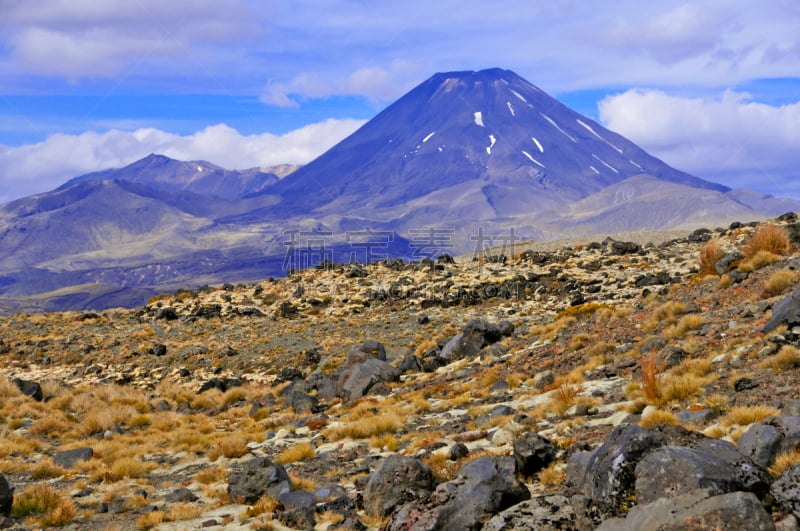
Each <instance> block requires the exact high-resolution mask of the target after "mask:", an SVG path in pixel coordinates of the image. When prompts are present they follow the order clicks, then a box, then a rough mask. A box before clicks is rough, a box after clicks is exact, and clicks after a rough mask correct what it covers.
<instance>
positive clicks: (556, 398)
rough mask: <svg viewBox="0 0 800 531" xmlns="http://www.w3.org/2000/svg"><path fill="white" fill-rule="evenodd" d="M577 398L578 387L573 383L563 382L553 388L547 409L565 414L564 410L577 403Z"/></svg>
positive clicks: (558, 413) (557, 413)
mask: <svg viewBox="0 0 800 531" xmlns="http://www.w3.org/2000/svg"><path fill="white" fill-rule="evenodd" d="M577 398H578V388H577V387H576V386H574V385H572V384H569V383H563V384H561V385H559V386H558V387H556V388H555V389H553V391H552V393H551V395H550V402H548V404H547V409H548V411H551V412H553V413H555V414H556V415H563V414H564V412H566V411H567V410H568V409H569V408H571V407H572V406H573V405H575V402H576V400H577Z"/></svg>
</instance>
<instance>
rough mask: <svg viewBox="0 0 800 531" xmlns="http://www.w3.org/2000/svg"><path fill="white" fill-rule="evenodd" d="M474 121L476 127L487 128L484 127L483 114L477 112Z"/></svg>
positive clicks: (474, 114)
mask: <svg viewBox="0 0 800 531" xmlns="http://www.w3.org/2000/svg"><path fill="white" fill-rule="evenodd" d="M472 117H473V120H474V121H475V125H479V126H481V127H486V126H485V125H483V113H482V112H481V111H475V112H474V113H472Z"/></svg>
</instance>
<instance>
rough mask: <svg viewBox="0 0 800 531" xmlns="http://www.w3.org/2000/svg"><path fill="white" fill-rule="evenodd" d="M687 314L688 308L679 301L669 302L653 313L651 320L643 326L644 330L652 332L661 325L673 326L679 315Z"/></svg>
mask: <svg viewBox="0 0 800 531" xmlns="http://www.w3.org/2000/svg"><path fill="white" fill-rule="evenodd" d="M684 313H686V306H685V305H684V304H683V303H681V302H678V301H667V302H665V303H664V304H662V305H661V306H659V307H658V308H656V310H655V311H654V312H653V315H652V316H651V318H650V319H649V320H648V321H647V322H645V323H643V324H642V330H644V331H645V332H651V331H653V330H655V329H656V328H658V327H659V326H660V325H664V326H667V325H672V324H675V322H676V321H677V319H678V316H679V315H683V314H684Z"/></svg>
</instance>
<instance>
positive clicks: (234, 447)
mask: <svg viewBox="0 0 800 531" xmlns="http://www.w3.org/2000/svg"><path fill="white" fill-rule="evenodd" d="M248 442H249V441H248V440H247V439H245V438H244V437H242V436H241V435H228V436H226V437H223V438H222V439H219V440H218V441H216V442H215V443H214V446H213V447H212V448H211V449H210V450H209V451H208V458H209V459H211V460H212V461H216V460H217V459H219V457H220V456H224V457H227V458H228V459H235V458H237V457H242V456H243V455H245V454H246V453H248V452H249V451H250V448H248V446H247V444H248Z"/></svg>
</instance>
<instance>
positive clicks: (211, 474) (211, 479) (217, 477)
mask: <svg viewBox="0 0 800 531" xmlns="http://www.w3.org/2000/svg"><path fill="white" fill-rule="evenodd" d="M227 477H228V469H227V468H225V467H224V466H213V467H211V468H204V469H202V470H200V471H198V472H197V474H195V475H194V479H195V481H197V482H198V483H201V484H203V485H210V484H211V483H217V482H218V481H222V480H223V479H225V478H227Z"/></svg>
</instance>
